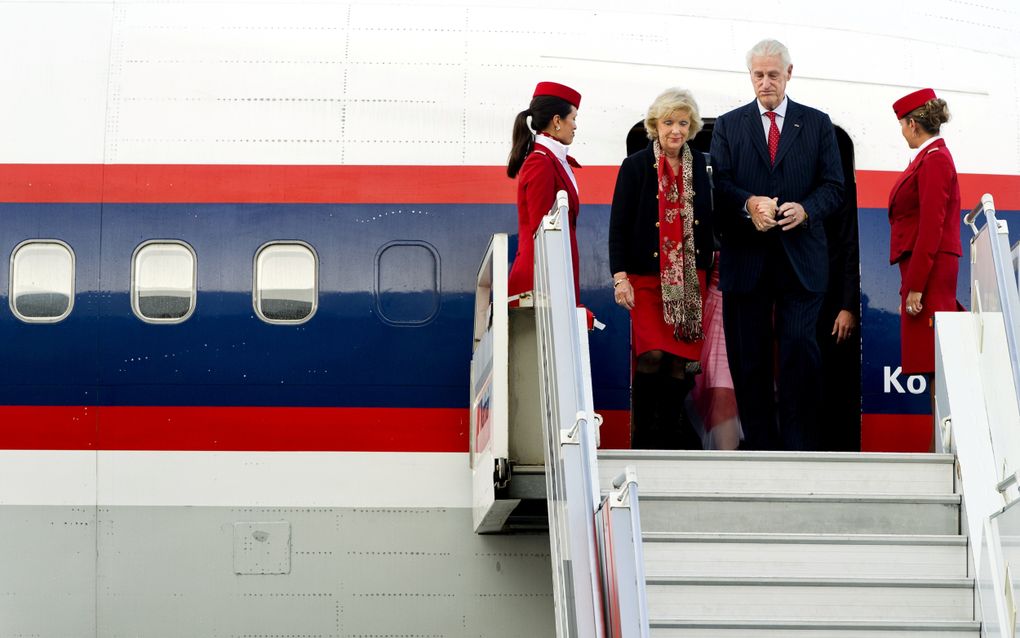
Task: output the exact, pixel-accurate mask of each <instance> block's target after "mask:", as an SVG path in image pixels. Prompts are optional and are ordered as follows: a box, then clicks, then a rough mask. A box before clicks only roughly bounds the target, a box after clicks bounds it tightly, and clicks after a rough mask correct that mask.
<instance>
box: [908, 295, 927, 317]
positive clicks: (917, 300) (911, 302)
mask: <svg viewBox="0 0 1020 638" xmlns="http://www.w3.org/2000/svg"><path fill="white" fill-rule="evenodd" d="M906 305H907V314H908V315H911V316H916V315H918V314H920V313H921V311H922V310H924V304H922V303H921V293H919V292H917V291H915V290H911V291H910V292H908V293H907V304H906Z"/></svg>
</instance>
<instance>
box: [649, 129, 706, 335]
mask: <svg viewBox="0 0 1020 638" xmlns="http://www.w3.org/2000/svg"><path fill="white" fill-rule="evenodd" d="M653 150H654V152H655V164H656V166H658V172H659V277H660V281H661V284H662V318H663V320H664V321H665V322H666V323H668V324H670V325H672V326H673V338H674V339H676V340H677V341H697V340H698V339H701V338H702V337H703V336H704V335H703V333H702V327H701V288H700V286H699V284H698V271H697V266H696V265H695V261H694V187H693V185H692V182H693V181H694V160H693V157H692V155H691V149H690V147H689V146H688V145H687V144H684V146H683V148H682V149H681V154H680V160H681V170H680V176H681V180H679V181H678V180H677V178H676V175H674V174H673V169H672V168H671V167H670V165H669V160H668V159H667V158H666V154H665V153H663V152H662V146H661V145H660V144H659V141H658V140H655V142H654V145H653Z"/></svg>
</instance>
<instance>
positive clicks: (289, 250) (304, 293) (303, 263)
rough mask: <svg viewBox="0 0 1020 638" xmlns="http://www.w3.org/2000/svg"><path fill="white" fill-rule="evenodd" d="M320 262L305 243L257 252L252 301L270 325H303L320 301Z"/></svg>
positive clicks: (269, 246) (277, 245)
mask: <svg viewBox="0 0 1020 638" xmlns="http://www.w3.org/2000/svg"><path fill="white" fill-rule="evenodd" d="M318 270H319V259H318V256H317V255H316V254H315V251H314V250H312V247H311V246H309V245H308V244H305V243H303V242H272V243H269V244H266V245H264V246H262V247H261V248H260V249H259V251H258V252H257V253H255V284H254V285H253V286H252V290H253V293H252V296H253V299H252V302H253V304H254V306H255V312H256V313H257V314H258V316H259V317H260V318H261V319H262V320H263V321H266V322H268V323H303V322H305V321H308V320H309V319H311V318H312V315H314V314H315V309H316V307H317V306H318V298H319V274H318Z"/></svg>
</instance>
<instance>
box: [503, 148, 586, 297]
mask: <svg viewBox="0 0 1020 638" xmlns="http://www.w3.org/2000/svg"><path fill="white" fill-rule="evenodd" d="M570 159H573V158H570ZM575 165H576V164H574V163H573V162H571V166H575ZM517 180H518V181H517V255H516V256H515V257H514V265H513V267H512V268H511V269H510V279H509V282H508V286H507V287H508V294H510V295H518V294H520V293H522V292H527V291H529V290H532V289H533V288H534V287H535V275H534V270H535V231H536V230H538V225H539V224H541V223H542V218H543V217H544V216H545V215H546V214H548V213H549V210H550V209H551V208H552V207H553V204H554V203H555V202H556V192H557V191H560V190H565V191H567V199H568V201H569V204H570V215H569V222H570V223H569V227H570V249H571V254H572V256H573V262H574V295H575V299H576V300H577V303H580V297H581V287H580V283H579V282H580V279H579V277H580V274H579V272H578V258H577V234H576V233H577V214H578V211H579V209H580V203H579V201H578V197H577V190H576V189H575V188H574V184H573V183H572V182H571V181H570V176H569V175H567V171H566V169H564V168H563V165H562V164H560V161H559V160H558V159H556V157H555V156H554V155H553V154H552V151H550V150H548V149H546V148H545V147H543V146H541V145H536V146H535V150H533V151H532V152H531V153H530V154H529V155H528V157H527V159H525V160H524V165H523V166H521V172H520V173H519V174H518V176H517Z"/></svg>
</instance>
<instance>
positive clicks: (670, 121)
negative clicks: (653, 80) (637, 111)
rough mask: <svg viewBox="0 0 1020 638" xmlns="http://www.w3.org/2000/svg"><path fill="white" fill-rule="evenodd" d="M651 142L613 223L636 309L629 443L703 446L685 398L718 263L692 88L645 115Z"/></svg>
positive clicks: (626, 301) (628, 302) (624, 288)
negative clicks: (711, 272) (709, 279)
mask: <svg viewBox="0 0 1020 638" xmlns="http://www.w3.org/2000/svg"><path fill="white" fill-rule="evenodd" d="M645 129H646V131H647V132H648V138H649V139H650V140H651V143H650V144H649V145H648V147H647V148H645V149H643V150H641V151H638V152H637V153H634V154H633V155H631V156H630V157H628V158H627V159H625V160H624V161H623V164H622V165H621V166H620V172H619V174H618V176H617V178H616V191H615V192H614V194H613V207H612V212H611V213H610V221H609V266H610V270H611V271H612V273H613V292H614V295H615V299H616V303H617V304H619V305H620V306H622V307H624V308H626V309H627V310H630V314H631V326H632V337H631V345H632V347H633V350H634V378H633V381H632V385H631V446H632V447H635V448H688V449H691V448H693V449H700V448H701V440H700V438H699V436H698V434H697V432H695V431H694V429H693V428H692V427H691V425H690V421H689V419H686V418H685V413H684V398H685V397H686V396H687V393H688V392H689V391H690V389H691V386H692V385H693V383H694V374H696V373H697V371H698V369H699V367H700V366H699V363H698V362H699V360H700V358H701V349H702V342H703V340H704V326H703V322H702V313H703V304H704V293H705V273H706V270H708V269H709V268H711V266H712V255H713V240H712V229H711V186H710V183H709V179H708V173H707V171H706V167H705V159H704V157H703V156H702V154H701V153H693V152H691V149H690V146H689V145H688V144H687V141H688V140H689V139H691V138H693V137H694V136H695V135H697V133H698V131H700V130H701V118H700V117H699V115H698V105H697V103H696V102H695V101H694V97H693V96H692V95H691V94H690V92H689V91H685V90H682V89H668V90H667V91H665V92H664V93H662V95H660V96H659V97H658V98H656V99H655V102H653V103H652V105H651V106H650V107H649V109H648V115H647V116H646V118H645Z"/></svg>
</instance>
